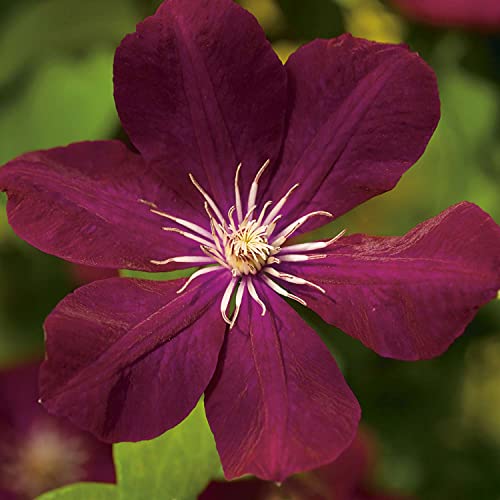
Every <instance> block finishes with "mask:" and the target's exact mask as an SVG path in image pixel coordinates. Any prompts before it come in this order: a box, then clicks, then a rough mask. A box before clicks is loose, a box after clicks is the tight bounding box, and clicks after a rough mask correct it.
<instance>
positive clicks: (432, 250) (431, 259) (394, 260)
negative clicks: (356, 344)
mask: <svg viewBox="0 0 500 500" xmlns="http://www.w3.org/2000/svg"><path fill="white" fill-rule="evenodd" d="M282 269H283V271H287V272H288V271H292V270H293V272H294V273H296V274H297V275H299V276H302V277H306V278H307V279H310V280H312V281H315V283H318V284H319V285H320V286H322V287H323V288H324V289H325V290H326V295H323V294H321V293H316V292H315V291H312V292H311V291H310V290H311V289H309V288H308V287H301V288H300V292H301V293H302V296H303V297H304V299H305V300H306V301H307V304H308V306H309V307H310V308H311V309H313V310H314V311H316V312H317V313H318V314H320V315H321V316H322V317H323V318H324V319H325V320H326V321H328V322H329V323H332V324H334V325H336V326H338V327H339V328H341V329H342V330H344V331H345V332H346V333H348V334H349V335H351V336H353V337H355V338H357V339H359V340H361V342H363V344H365V345H366V346H367V347H369V348H371V349H373V350H374V351H376V352H377V353H379V354H381V355H382V356H387V357H391V358H397V359H405V360H416V359H426V358H432V357H434V356H438V355H439V354H441V353H443V352H444V351H445V350H446V349H447V348H448V347H449V345H450V344H451V343H452V342H453V341H454V340H455V339H456V338H457V337H458V336H460V335H461V334H462V333H463V331H464V329H465V327H466V326H467V325H468V323H470V322H471V321H472V319H473V318H474V316H475V315H476V312H477V310H478V309H479V307H480V306H482V305H484V304H486V303H487V302H489V301H490V300H492V299H493V298H495V296H496V294H497V291H498V290H499V289H500V227H499V226H498V225H497V224H496V223H495V222H494V221H493V220H492V219H491V217H490V216H489V215H488V214H486V213H485V212H483V211H482V210H481V209H480V208H479V207H477V206H476V205H473V204H471V203H460V204H458V205H455V206H453V207H450V208H449V209H447V210H445V211H444V212H442V213H441V214H439V215H438V216H436V217H434V218H433V219H429V220H427V221H426V222H423V223H422V224H420V225H418V226H417V227H416V228H414V229H413V230H412V231H410V232H409V233H408V234H406V235H405V236H403V237H381V238H380V237H379V238H376V237H370V236H365V235H353V236H350V237H345V238H342V239H340V240H339V241H338V242H337V243H336V244H335V245H333V246H332V248H331V250H330V252H329V255H328V257H327V258H325V259H322V260H315V261H312V262H309V263H307V264H300V265H299V264H294V265H292V264H288V265H286V266H283V268H282ZM292 287H293V285H292ZM295 290H297V288H295ZM297 293H298V291H297Z"/></svg>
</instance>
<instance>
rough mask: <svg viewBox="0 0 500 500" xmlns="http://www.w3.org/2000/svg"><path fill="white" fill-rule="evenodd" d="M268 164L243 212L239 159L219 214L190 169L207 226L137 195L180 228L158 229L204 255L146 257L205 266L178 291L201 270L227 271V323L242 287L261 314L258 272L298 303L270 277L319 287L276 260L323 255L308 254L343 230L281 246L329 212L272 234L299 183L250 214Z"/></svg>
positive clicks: (162, 262)
mask: <svg viewBox="0 0 500 500" xmlns="http://www.w3.org/2000/svg"><path fill="white" fill-rule="evenodd" d="M268 165H269V160H268V161H266V162H265V163H264V165H262V167H261V168H260V170H259V171H258V172H257V175H256V176H255V179H254V181H253V182H252V185H251V186H250V191H249V194H248V200H247V204H246V207H247V208H246V211H245V212H244V209H243V203H242V198H241V193H240V188H239V173H240V169H241V164H240V165H238V167H237V168H236V175H235V179H234V196H235V204H234V206H232V207H231V208H230V209H229V212H228V214H227V218H224V217H223V215H222V213H221V211H220V209H219V207H218V205H217V203H215V201H214V200H213V199H212V198H211V197H210V196H209V194H208V193H207V192H206V191H205V190H204V189H203V188H202V187H201V185H200V184H199V183H198V182H197V181H196V179H195V178H194V177H193V176H192V175H191V174H190V175H189V177H190V179H191V182H192V183H193V184H194V185H195V187H196V189H198V191H199V192H200V193H201V195H202V196H203V198H204V207H205V211H206V212H207V216H208V222H209V225H210V231H209V230H208V229H205V228H202V227H200V226H198V225H197V224H194V223H192V222H190V221H187V220H184V219H180V218H179V217H175V216H173V215H170V214H167V213H165V212H162V211H161V210H159V209H158V207H157V205H156V204H155V203H152V202H150V201H146V200H142V199H141V200H139V201H140V202H141V203H143V204H146V205H148V206H149V207H150V211H151V212H152V213H154V214H156V215H159V216H161V217H165V218H166V219H169V220H171V221H173V222H175V223H176V224H177V225H178V226H180V227H163V228H162V229H163V230H164V231H172V232H176V233H179V234H181V235H182V236H184V237H185V238H188V239H190V240H193V241H196V242H197V243H199V245H200V250H201V251H202V252H203V254H204V255H183V256H179V257H172V258H169V259H166V260H151V262H152V263H153V264H156V265H160V266H163V265H166V264H169V263H171V262H184V263H190V264H194V265H200V266H205V267H202V268H201V269H199V270H198V271H196V272H195V273H194V274H193V275H192V276H191V277H190V278H189V279H188V280H187V281H186V283H185V284H184V286H183V287H182V288H181V289H180V290H179V291H178V293H182V292H183V291H184V290H185V289H186V288H187V287H188V286H189V284H190V283H191V282H192V281H193V280H194V279H196V278H198V277H199V276H202V275H203V274H207V273H212V272H215V271H224V270H226V271H229V272H230V273H231V275H232V277H231V280H230V282H229V284H228V286H227V288H226V291H225V292H224V295H223V297H222V300H221V314H222V317H223V318H224V321H226V322H227V323H228V324H229V325H230V326H231V327H232V326H234V324H235V322H236V318H237V317H238V312H239V309H240V306H241V303H242V299H243V295H244V293H245V291H248V293H249V294H250V296H251V297H252V299H253V300H254V301H255V302H257V303H258V304H259V305H260V306H261V308H262V315H264V314H265V313H266V306H265V304H264V302H263V301H262V300H261V299H260V297H259V295H258V293H257V290H256V288H255V285H254V282H253V280H254V279H255V278H256V277H257V275H258V276H259V279H260V280H261V282H262V283H264V284H265V285H267V286H268V287H269V288H271V289H272V290H274V291H275V292H276V293H278V294H280V295H283V296H284V297H288V298H290V299H293V300H296V301H297V302H300V303H301V304H303V305H306V303H305V301H304V300H302V299H301V298H299V297H297V296H295V295H293V294H291V293H289V292H288V291H287V290H286V289H285V288H283V287H282V286H281V285H279V284H278V283H276V281H275V280H274V279H278V280H281V281H285V282H288V283H294V284H296V285H307V286H310V287H313V288H315V289H317V290H319V291H320V292H322V293H325V291H324V290H323V289H322V288H321V287H320V286H318V285H316V284H315V283H311V282H310V281H307V280H305V279H303V278H300V277H298V276H294V275H291V274H287V273H283V272H280V271H279V270H278V269H276V267H275V266H276V265H278V264H280V263H281V262H304V261H308V260H313V259H322V258H324V257H326V255H325V254H317V253H313V254H310V253H309V252H313V251H316V250H320V249H322V248H326V247H328V246H330V245H332V244H333V243H334V242H335V241H336V240H337V239H338V238H340V237H341V236H342V235H343V234H344V232H345V231H342V232H341V233H339V234H338V235H337V236H335V237H334V238H332V239H331V240H329V241H317V242H313V243H300V244H297V245H288V246H284V244H285V242H286V241H287V240H288V239H289V238H290V237H291V236H292V235H293V233H295V232H296V231H297V230H298V229H299V228H300V227H301V226H302V225H304V224H305V223H306V222H307V221H308V220H309V219H310V218H311V217H316V216H326V217H332V214H330V213H329V212H325V211H315V212H310V213H308V214H306V215H304V216H302V217H300V218H299V219H297V220H295V221H293V222H292V223H290V224H289V225H287V226H285V227H284V229H282V230H281V231H279V232H277V233H276V227H277V223H278V221H279V220H280V219H281V218H282V215H281V213H280V212H281V210H282V208H283V206H284V205H285V203H286V202H287V200H288V198H289V197H290V196H291V194H292V193H293V191H295V189H296V188H297V187H298V186H299V185H298V184H295V185H294V186H292V187H291V188H290V189H289V190H288V192H287V193H286V194H285V196H283V197H282V198H281V199H280V200H279V201H278V202H277V203H276V204H275V205H274V207H273V208H272V209H271V210H270V211H269V213H267V210H268V209H269V208H270V207H271V206H272V205H273V203H272V201H267V202H266V203H265V204H264V205H263V206H262V209H261V210H260V213H258V214H257V213H256V209H257V205H256V204H255V202H256V199H257V191H258V187H259V180H260V178H261V176H262V174H263V173H264V171H265V170H266V168H267V167H268ZM235 290H236V296H235V304H236V305H235V310H234V313H233V315H232V318H231V319H230V318H229V317H228V316H227V311H228V309H229V303H230V300H231V297H232V295H233V292H234V291H235Z"/></svg>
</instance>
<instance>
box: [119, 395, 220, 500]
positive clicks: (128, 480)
mask: <svg viewBox="0 0 500 500" xmlns="http://www.w3.org/2000/svg"><path fill="white" fill-rule="evenodd" d="M113 451H114V457H115V464H116V469H117V475H118V483H119V489H120V499H121V500H144V499H145V498H151V499H153V498H161V499H164V500H191V499H193V500H195V499H196V498H197V496H198V494H199V493H200V492H201V491H202V490H203V489H204V488H205V487H206V486H207V484H208V483H209V482H210V480H211V479H213V478H215V477H219V476H220V473H221V472H220V471H221V466H220V461H219V456H218V455H217V451H216V448H215V441H214V438H213V435H212V432H211V431H210V428H209V426H208V422H207V419H206V417H205V411H204V408H203V402H201V401H200V403H198V406H197V407H196V408H195V409H194V410H193V412H192V413H191V415H189V417H188V418H187V419H186V420H184V421H183V422H182V423H180V424H179V425H178V426H177V427H175V428H174V429H171V430H170V431H168V432H166V433H165V434H163V435H162V436H160V437H159V438H156V439H154V440H152V441H142V442H139V443H120V444H117V445H115V447H114V450H113Z"/></svg>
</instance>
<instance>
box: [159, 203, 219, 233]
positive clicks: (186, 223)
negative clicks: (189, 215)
mask: <svg viewBox="0 0 500 500" xmlns="http://www.w3.org/2000/svg"><path fill="white" fill-rule="evenodd" d="M150 211H151V212H152V213H153V214H156V215H160V216H161V217H165V218H166V219H170V220H173V221H174V222H177V224H179V225H181V226H184V227H187V228H188V229H191V231H195V232H196V233H198V234H199V235H201V236H204V237H205V238H211V237H212V235H211V234H210V233H209V232H208V231H207V230H206V229H203V228H202V227H200V226H198V225H197V224H194V223H193V222H189V221H187V220H184V219H179V217H174V216H173V215H169V214H166V213H165V212H160V211H159V210H154V209H152V210H150Z"/></svg>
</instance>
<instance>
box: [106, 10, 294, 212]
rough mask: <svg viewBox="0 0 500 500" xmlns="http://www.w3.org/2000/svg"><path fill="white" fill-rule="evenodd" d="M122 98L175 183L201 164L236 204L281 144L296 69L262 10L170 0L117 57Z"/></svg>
mask: <svg viewBox="0 0 500 500" xmlns="http://www.w3.org/2000/svg"><path fill="white" fill-rule="evenodd" d="M115 100H116V104H117V108H118V111H119V114H120V117H121V120H122V123H123V125H124V127H125V129H126V130H127V132H128V133H129V135H130V137H131V139H132V141H133V142H134V144H135V146H136V147H137V148H138V149H139V150H140V151H141V153H142V154H143V155H144V157H145V158H147V159H148V160H149V161H151V162H152V163H153V166H154V167H155V168H156V169H157V170H158V172H160V173H161V175H162V176H163V178H164V179H166V180H167V181H168V183H169V185H173V186H178V185H179V183H185V182H186V181H187V175H188V173H193V174H194V176H195V177H196V178H197V180H198V181H199V182H201V183H202V184H203V185H204V186H205V187H206V188H207V189H208V190H209V191H210V192H211V194H212V195H213V196H214V198H215V199H216V200H217V201H218V202H219V203H220V204H221V205H222V207H221V208H224V209H226V210H227V208H229V206H230V205H232V204H233V202H234V200H233V196H232V193H233V191H232V185H233V180H234V173H235V171H236V166H237V164H238V163H239V162H242V163H243V169H242V176H243V182H242V185H245V186H247V185H249V182H248V179H250V177H253V175H255V172H256V169H257V168H258V166H260V164H262V163H263V162H264V161H265V160H266V159H268V158H271V159H273V158H275V157H276V156H277V154H278V152H279V149H280V146H281V140H282V134H283V127H284V118H285V102H286V72H285V70H284V68H283V66H282V64H281V62H280V61H279V59H278V58H277V56H276V54H275V53H274V52H273V50H272V48H271V45H270V44H269V42H268V41H267V40H266V37H265V34H264V32H263V31H262V29H261V28H260V26H259V25H258V23H257V21H256V20H255V18H254V17H253V16H252V15H250V14H249V13H248V12H246V11H245V10H243V9H242V8H241V7H239V6H238V5H237V4H236V3H234V2H233V1H231V0H201V1H200V0H170V1H168V2H165V3H164V4H163V5H162V6H161V7H160V8H159V10H158V12H157V13H156V14H155V15H154V16H152V17H150V18H148V19H146V20H145V21H144V22H143V23H141V24H139V25H138V27H137V32H136V33H133V34H131V35H129V36H127V37H126V38H125V39H124V40H123V42H122V44H121V46H120V47H119V48H118V50H117V53H116V57H115Z"/></svg>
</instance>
